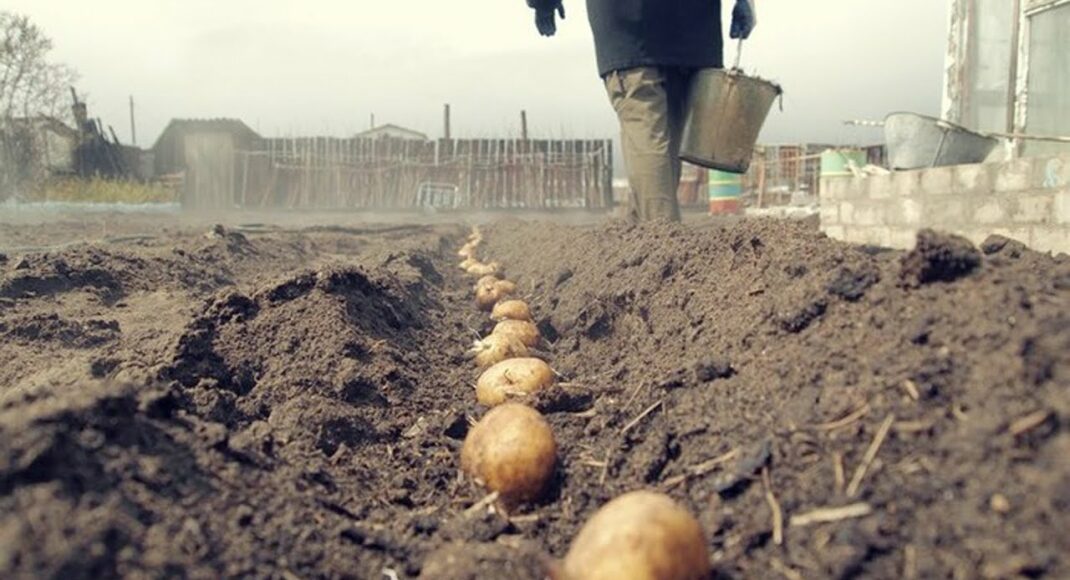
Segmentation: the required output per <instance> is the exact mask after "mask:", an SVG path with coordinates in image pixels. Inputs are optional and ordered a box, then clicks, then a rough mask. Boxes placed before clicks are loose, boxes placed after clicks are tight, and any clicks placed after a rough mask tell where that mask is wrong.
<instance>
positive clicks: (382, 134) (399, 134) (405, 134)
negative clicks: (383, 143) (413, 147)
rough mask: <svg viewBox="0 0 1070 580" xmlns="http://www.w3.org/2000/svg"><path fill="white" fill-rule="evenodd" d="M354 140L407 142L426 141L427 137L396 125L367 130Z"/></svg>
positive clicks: (355, 136)
mask: <svg viewBox="0 0 1070 580" xmlns="http://www.w3.org/2000/svg"><path fill="white" fill-rule="evenodd" d="M353 138H354V139H385V138H389V139H404V140H408V141H427V135H425V134H423V133H420V132H419V131H413V130H412V129H406V128H405V127H399V126H398V125H390V124H387V125H380V126H378V127H375V128H373V129H368V130H367V131H364V132H363V133H357V134H356V135H354V136H353Z"/></svg>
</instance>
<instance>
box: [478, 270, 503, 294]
mask: <svg viewBox="0 0 1070 580" xmlns="http://www.w3.org/2000/svg"><path fill="white" fill-rule="evenodd" d="M501 281H502V279H501V278H499V277H498V275H497V274H488V275H486V276H483V277H482V278H480V279H479V281H478V282H476V285H475V286H473V287H472V289H473V290H475V291H476V292H479V289H480V288H484V287H493V286H494V285H495V284H497V283H498V282H501Z"/></svg>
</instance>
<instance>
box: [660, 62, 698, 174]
mask: <svg viewBox="0 0 1070 580" xmlns="http://www.w3.org/2000/svg"><path fill="white" fill-rule="evenodd" d="M694 72H695V71H694V70H693V69H671V70H667V71H666V73H665V74H666V83H665V92H666V97H667V101H668V104H669V155H670V157H671V159H672V167H673V183H674V184H675V188H676V189H679V188H680V177H681V173H682V171H683V162H682V161H681V160H680V147H681V146H682V145H683V140H684V124H685V123H686V122H687V112H688V109H687V108H688V104H689V97H690V92H691V78H692V76H694Z"/></svg>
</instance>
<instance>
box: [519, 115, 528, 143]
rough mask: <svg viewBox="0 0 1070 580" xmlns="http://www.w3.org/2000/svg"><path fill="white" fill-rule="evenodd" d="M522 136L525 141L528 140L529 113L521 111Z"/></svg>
mask: <svg viewBox="0 0 1070 580" xmlns="http://www.w3.org/2000/svg"><path fill="white" fill-rule="evenodd" d="M520 135H521V137H523V139H524V140H525V141H527V140H528V112H527V111H520Z"/></svg>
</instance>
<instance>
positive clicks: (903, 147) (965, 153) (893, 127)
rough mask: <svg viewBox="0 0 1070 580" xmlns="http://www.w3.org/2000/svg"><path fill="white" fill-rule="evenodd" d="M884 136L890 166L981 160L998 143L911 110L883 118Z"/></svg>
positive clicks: (906, 166)
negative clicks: (910, 111)
mask: <svg viewBox="0 0 1070 580" xmlns="http://www.w3.org/2000/svg"><path fill="white" fill-rule="evenodd" d="M884 139H885V144H886V145H887V146H888V165H889V166H890V167H891V168H892V169H924V168H927V167H945V166H948V165H968V164H973V163H981V162H983V161H984V160H985V159H986V158H987V157H988V155H989V153H992V150H993V149H994V148H995V147H996V145H998V144H999V139H996V138H995V137H989V136H988V135H982V134H980V133H975V132H973V131H970V130H969V129H967V128H965V127H960V126H958V125H955V124H953V123H949V122H947V121H942V120H940V119H936V118H933V117H926V116H925V115H917V114H914V113H892V114H891V115H888V116H887V117H886V118H885V119H884Z"/></svg>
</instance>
